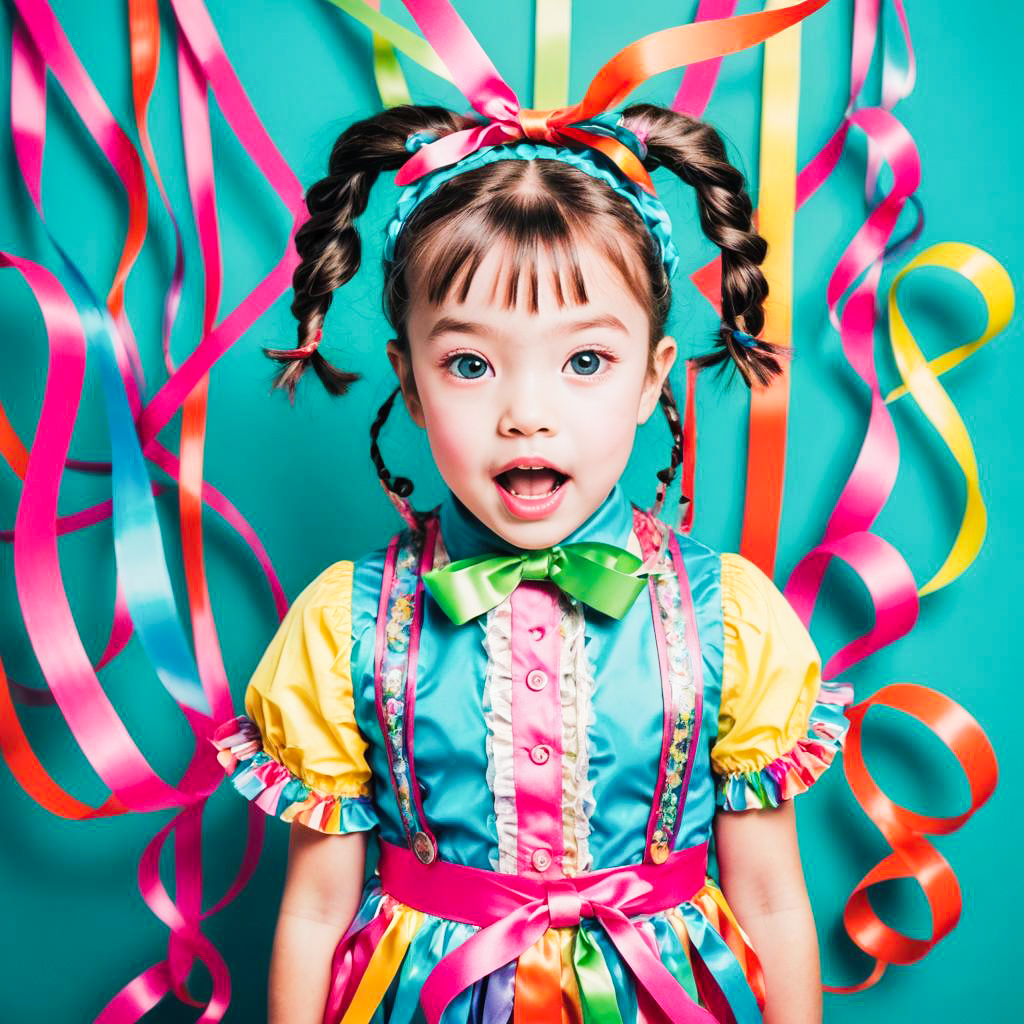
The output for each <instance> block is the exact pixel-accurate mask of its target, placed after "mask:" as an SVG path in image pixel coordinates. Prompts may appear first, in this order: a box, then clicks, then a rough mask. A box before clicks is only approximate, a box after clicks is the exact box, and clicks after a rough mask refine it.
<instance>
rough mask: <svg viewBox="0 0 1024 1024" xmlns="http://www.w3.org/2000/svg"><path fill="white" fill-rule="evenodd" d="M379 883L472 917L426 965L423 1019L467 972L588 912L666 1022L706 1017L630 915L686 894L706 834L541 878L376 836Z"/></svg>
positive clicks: (427, 906)
mask: <svg viewBox="0 0 1024 1024" xmlns="http://www.w3.org/2000/svg"><path fill="white" fill-rule="evenodd" d="M380 847H381V855H380V865H379V870H380V878H381V885H382V886H383V888H384V889H385V891H386V892H388V893H390V894H391V895H392V896H393V897H394V898H395V899H396V900H398V901H399V902H400V903H404V904H405V905H406V906H408V907H413V908H415V909H417V910H421V911H422V912H423V913H425V914H433V915H436V916H438V917H444V918H447V919H448V920H453V921H463V922H465V923H466V924H474V925H477V926H478V928H479V931H477V932H476V933H474V934H473V935H472V936H471V937H470V938H469V939H468V940H467V941H466V942H464V943H463V944H462V945H461V946H459V947H458V948H457V949H455V950H453V951H452V952H451V953H449V954H447V956H445V957H444V958H443V959H442V960H441V962H440V963H439V964H438V965H437V966H436V967H435V968H434V970H433V972H432V973H431V975H430V977H429V978H428V979H427V982H426V984H425V985H424V986H423V991H422V993H421V995H420V1002H421V1004H422V1006H423V1010H424V1013H425V1016H426V1019H427V1024H438V1022H439V1021H440V1020H441V1015H442V1014H443V1013H444V1011H445V1008H446V1007H447V1006H448V1005H449V1004H450V1003H451V1002H452V1000H453V999H454V998H455V997H456V996H457V995H458V994H459V993H460V992H462V991H464V990H465V989H467V988H469V986H470V985H472V984H473V983H474V982H475V981H478V980H479V979H481V978H483V977H485V976H487V975H488V974H490V973H491V972H492V971H495V970H497V969H498V968H500V967H501V966H502V965H503V964H506V963H509V962H510V961H512V960H515V959H516V958H518V957H519V956H520V955H521V954H523V953H525V952H526V950H528V949H529V948H530V947H531V946H532V945H533V944H534V943H535V942H537V941H538V940H539V939H540V938H541V936H542V935H543V934H544V933H545V932H546V931H547V929H548V928H564V927H573V926H576V925H579V923H580V921H581V920H582V918H583V917H594V918H596V919H597V920H598V921H599V922H600V924H601V927H602V928H604V930H605V932H606V933H607V934H608V937H609V939H610V940H611V942H612V943H613V944H614V946H615V948H616V949H617V950H618V952H619V954H620V956H621V957H622V959H623V961H624V962H625V963H626V964H627V965H628V967H629V969H630V970H631V971H632V973H633V976H634V978H635V980H636V985H637V990H638V993H643V994H644V996H645V997H648V998H649V999H650V1001H651V1002H652V1004H653V1005H654V1006H656V1007H657V1008H658V1010H659V1011H660V1012H661V1013H662V1014H663V1015H664V1019H665V1020H667V1021H670V1022H672V1024H711V1022H712V1021H713V1020H714V1018H713V1017H712V1016H711V1015H710V1014H709V1013H708V1012H707V1011H706V1010H704V1009H702V1008H701V1007H699V1006H697V1005H696V1004H695V1003H694V1002H693V1001H692V999H690V997H689V995H688V993H687V992H686V990H685V988H683V986H682V985H680V984H679V982H678V981H677V980H676V979H675V978H674V977H673V976H672V974H671V972H670V971H669V970H668V969H667V968H666V967H665V965H664V964H663V963H662V962H661V959H660V958H659V956H658V955H657V951H656V950H655V949H652V948H651V945H650V944H649V943H648V940H647V938H646V937H645V936H644V933H643V932H642V930H641V929H640V928H639V927H638V925H637V923H636V922H633V921H631V920H630V917H631V916H635V915H638V914H653V913H657V912H658V911H659V910H667V909H668V908H669V907H673V906H678V905H679V904H681V903H685V902H686V901H687V900H689V899H690V898H691V897H692V896H693V895H694V894H695V893H696V892H697V891H698V890H699V889H700V888H701V887H702V886H703V884H704V878H705V874H704V873H705V869H706V866H707V844H706V843H704V844H701V845H699V846H691V847H688V848H687V849H685V850H677V851H676V852H675V853H673V854H671V855H670V856H669V859H668V860H667V861H665V863H664V864H658V865H654V864H637V865H629V866H624V867H618V868H609V869H607V870H605V871H595V872H589V873H585V874H581V875H575V876H573V877H571V878H564V879H555V880H544V879H540V878H538V879H533V878H531V877H529V876H528V875H512V874H502V873H499V872H496V871H487V870H482V869H480V868H469V867H464V866H463V865H460V864H453V863H450V862H448V861H441V860H436V861H434V862H433V863H431V864H423V863H421V862H420V861H419V859H418V858H417V857H416V856H415V855H414V854H413V853H412V851H411V850H409V849H407V848H405V847H399V846H394V845H392V844H391V843H387V842H384V841H383V840H382V841H381V844H380Z"/></svg>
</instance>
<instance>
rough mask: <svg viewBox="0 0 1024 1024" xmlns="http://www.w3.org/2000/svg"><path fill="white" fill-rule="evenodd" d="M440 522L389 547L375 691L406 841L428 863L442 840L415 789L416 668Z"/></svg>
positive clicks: (429, 519) (401, 536)
mask: <svg viewBox="0 0 1024 1024" xmlns="http://www.w3.org/2000/svg"><path fill="white" fill-rule="evenodd" d="M437 535H438V518H437V516H436V515H431V516H429V517H427V518H426V519H425V520H424V523H423V529H422V530H411V529H409V530H403V531H402V532H401V533H399V534H398V535H397V536H396V537H395V538H394V539H393V540H392V541H391V544H390V545H389V546H388V552H387V557H386V559H385V562H384V578H383V580H382V582H381V589H380V606H379V608H378V613H377V645H376V651H375V657H374V689H375V693H376V699H377V719H378V721H379V722H380V729H381V735H382V736H383V737H384V742H385V747H386V749H387V755H388V765H389V768H390V771H391V783H392V787H393V789H394V793H395V799H396V800H397V802H398V810H399V812H400V814H401V817H402V825H403V827H404V828H405V834H406V839H407V841H408V843H409V846H410V848H411V849H412V851H413V853H415V854H416V856H417V858H418V859H419V860H420V861H422V862H423V863H424V864H429V863H430V862H431V861H433V860H434V859H435V858H436V857H437V840H436V839H435V838H434V834H433V832H431V830H430V826H429V824H428V823H427V819H426V816H425V815H424V813H423V805H422V802H421V799H420V793H419V786H418V785H417V784H416V771H415V761H414V755H413V721H414V715H415V706H416V663H417V660H418V659H417V656H416V655H417V652H418V649H419V639H420V628H421V626H422V623H423V573H424V572H426V571H427V570H428V569H430V568H431V566H432V565H433V562H434V553H435V545H436V543H437Z"/></svg>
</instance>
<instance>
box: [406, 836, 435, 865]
mask: <svg viewBox="0 0 1024 1024" xmlns="http://www.w3.org/2000/svg"><path fill="white" fill-rule="evenodd" d="M412 852H413V853H415V854H416V859H417V860H418V861H419V862H420V863H421V864H432V863H433V862H434V860H435V859H436V857H437V847H436V846H435V845H434V841H433V839H431V838H430V836H428V835H427V833H426V832H417V833H416V835H414V836H413V837H412Z"/></svg>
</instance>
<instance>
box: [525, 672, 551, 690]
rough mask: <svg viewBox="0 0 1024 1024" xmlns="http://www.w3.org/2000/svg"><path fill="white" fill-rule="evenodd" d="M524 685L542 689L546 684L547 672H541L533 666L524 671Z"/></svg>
mask: <svg viewBox="0 0 1024 1024" xmlns="http://www.w3.org/2000/svg"><path fill="white" fill-rule="evenodd" d="M526 685H527V686H528V687H529V688H530V689H531V690H543V689H544V687H545V686H547V685H548V674H547V672H542V671H541V670H540V669H539V668H535V669H533V670H532V671H530V672H527V673H526Z"/></svg>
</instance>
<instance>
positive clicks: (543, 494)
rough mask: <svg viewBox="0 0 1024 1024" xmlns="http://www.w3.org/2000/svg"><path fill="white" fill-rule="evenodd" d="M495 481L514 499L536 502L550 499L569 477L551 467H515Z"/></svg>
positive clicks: (507, 470) (499, 475) (498, 476)
mask: <svg viewBox="0 0 1024 1024" xmlns="http://www.w3.org/2000/svg"><path fill="white" fill-rule="evenodd" d="M494 479H495V481H496V482H497V484H498V485H499V486H500V487H502V488H503V489H504V490H506V491H508V493H509V494H511V495H513V496H514V497H516V498H526V499H528V500H529V499H533V500H535V501H536V500H542V499H544V498H550V497H551V495H553V494H554V493H555V491H557V490H558V488H559V487H561V486H562V484H564V483H565V481H566V480H568V479H569V477H568V476H566V474H565V473H560V472H559V471H558V470H557V469H552V468H551V467H550V466H513V467H512V468H511V469H506V470H505V472H504V473H499V474H498V475H497V476H496V477H495V478H494Z"/></svg>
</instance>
